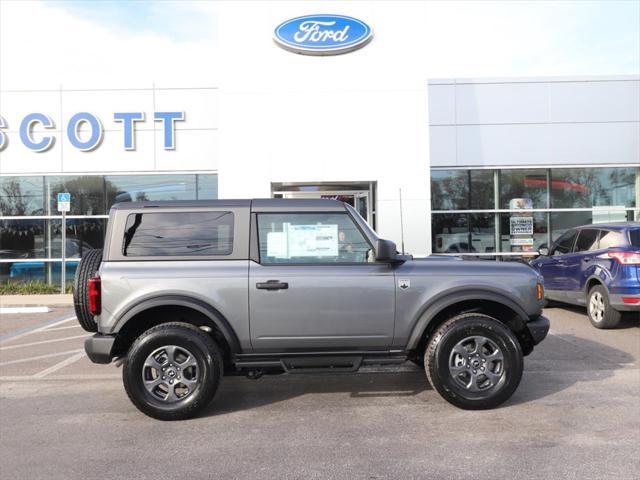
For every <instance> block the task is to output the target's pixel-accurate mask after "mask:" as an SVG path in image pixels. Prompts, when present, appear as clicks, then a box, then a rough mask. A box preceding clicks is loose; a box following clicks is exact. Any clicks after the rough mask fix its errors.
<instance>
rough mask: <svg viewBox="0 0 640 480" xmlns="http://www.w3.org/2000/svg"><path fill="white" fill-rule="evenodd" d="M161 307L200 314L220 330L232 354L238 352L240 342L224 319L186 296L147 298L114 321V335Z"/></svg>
mask: <svg viewBox="0 0 640 480" xmlns="http://www.w3.org/2000/svg"><path fill="white" fill-rule="evenodd" d="M162 306H180V307H186V308H191V309H193V310H195V311H197V312H200V313H201V314H203V315H204V316H206V317H207V318H208V319H209V320H211V322H213V324H214V325H215V326H216V328H218V330H220V332H221V333H222V335H223V337H224V339H225V340H226V342H227V344H228V345H229V348H230V349H231V352H232V353H236V352H239V351H240V342H239V341H238V337H237V335H236V333H235V331H234V330H233V328H232V327H231V325H230V324H229V322H228V321H227V319H226V318H224V316H223V315H222V314H221V313H220V312H219V311H218V310H217V309H215V308H214V307H213V306H212V305H210V304H208V303H207V302H204V301H202V300H199V299H197V298H193V297H189V296H186V295H161V296H157V297H151V298H147V299H145V300H143V301H141V302H139V303H136V304H135V305H133V306H131V307H129V308H128V309H127V310H126V311H125V312H124V313H123V314H122V315H120V317H119V318H118V320H117V321H116V324H115V327H114V333H115V332H119V331H120V330H122V327H124V325H125V324H126V323H127V322H128V321H129V320H131V319H132V318H133V317H135V316H136V315H138V314H139V313H142V312H144V311H145V310H149V309H151V308H156V307H162Z"/></svg>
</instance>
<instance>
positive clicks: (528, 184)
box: [500, 169, 548, 208]
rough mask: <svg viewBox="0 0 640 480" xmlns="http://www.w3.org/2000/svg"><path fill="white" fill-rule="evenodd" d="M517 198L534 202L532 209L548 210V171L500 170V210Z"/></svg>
mask: <svg viewBox="0 0 640 480" xmlns="http://www.w3.org/2000/svg"><path fill="white" fill-rule="evenodd" d="M516 198H528V199H531V200H532V208H547V206H548V205H547V170H546V169H517V170H516V169H513V170H500V208H509V202H510V201H511V200H513V199H516Z"/></svg>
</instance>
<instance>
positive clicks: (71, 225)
mask: <svg viewBox="0 0 640 480" xmlns="http://www.w3.org/2000/svg"><path fill="white" fill-rule="evenodd" d="M50 222H51V241H50V249H51V257H52V258H60V257H62V222H61V221H60V220H50ZM106 224H107V220H106V219H102V218H68V219H67V232H66V241H65V244H66V249H65V255H66V258H80V257H82V256H83V255H84V254H85V253H86V252H87V251H88V250H91V249H93V248H102V247H103V245H104V234H105V227H106Z"/></svg>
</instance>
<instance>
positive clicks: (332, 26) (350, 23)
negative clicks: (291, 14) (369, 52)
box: [274, 15, 373, 55]
mask: <svg viewBox="0 0 640 480" xmlns="http://www.w3.org/2000/svg"><path fill="white" fill-rule="evenodd" d="M372 34H373V32H372V31H371V27H369V25H367V24H366V23H364V22H362V21H360V20H358V19H356V18H352V17H345V16H344V15H306V16H304V17H296V18H292V19H291V20H287V21H286V22H282V23H281V24H280V25H278V26H277V27H276V29H275V32H274V40H275V42H276V43H277V44H278V45H279V46H280V47H282V48H284V49H285V50H289V51H291V52H295V53H301V54H303V55H338V54H341V53H347V52H352V51H353V50H357V49H358V48H361V47H364V46H365V45H366V44H367V43H368V42H369V41H370V40H371V38H372Z"/></svg>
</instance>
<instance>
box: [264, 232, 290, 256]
mask: <svg viewBox="0 0 640 480" xmlns="http://www.w3.org/2000/svg"><path fill="white" fill-rule="evenodd" d="M267 256H269V257H274V258H288V255H287V232H269V233H267Z"/></svg>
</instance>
